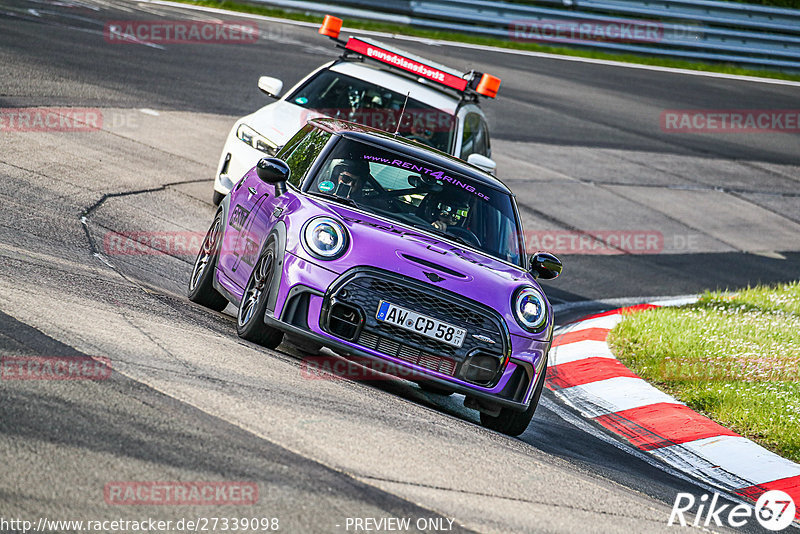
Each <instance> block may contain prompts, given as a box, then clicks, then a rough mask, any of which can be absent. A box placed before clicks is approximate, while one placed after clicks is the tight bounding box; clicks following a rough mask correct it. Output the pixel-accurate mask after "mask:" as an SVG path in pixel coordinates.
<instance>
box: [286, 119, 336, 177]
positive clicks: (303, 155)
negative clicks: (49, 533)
mask: <svg viewBox="0 0 800 534" xmlns="http://www.w3.org/2000/svg"><path fill="white" fill-rule="evenodd" d="M306 129H309V130H310V131H308V133H306V135H304V136H303V137H301V138H300V139H299V141H298V142H297V143H296V144H293V143H294V142H295V140H296V139H297V137H298V135H299V134H297V135H295V136H294V137H293V138H292V139H291V140H290V141H289V142H288V143H286V149H287V150H286V151H285V152H283V151H282V152H283V156H284V161H286V164H287V165H288V166H289V168H290V169H291V171H292V172H291V174H290V175H289V183H290V184H292V185H293V186H295V187H297V188H299V187H300V183H301V182H302V181H303V178H305V176H306V173H307V172H308V169H309V168H310V167H311V164H312V163H314V160H315V159H316V157H317V156H318V155H319V153H320V152H321V151H322V147H324V146H325V143H327V142H328V139H330V137H331V134H330V133H329V132H325V131H323V130H318V129H316V128H314V127H313V126H310V125H307V126H306V127H305V128H303V130H301V131H300V133H302V132H305V131H307V130H306ZM289 145H292V146H289ZM289 150H291V153H290V152H289Z"/></svg>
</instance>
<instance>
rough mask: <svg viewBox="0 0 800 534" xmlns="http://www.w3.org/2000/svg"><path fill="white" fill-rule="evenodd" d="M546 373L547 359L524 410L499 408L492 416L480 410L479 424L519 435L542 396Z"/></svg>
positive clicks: (526, 426)
mask: <svg viewBox="0 0 800 534" xmlns="http://www.w3.org/2000/svg"><path fill="white" fill-rule="evenodd" d="M546 374H547V360H545V362H544V367H542V372H541V374H540V375H539V380H538V382H537V383H536V389H535V390H534V391H533V398H531V404H530V406H528V409H527V410H525V411H524V412H520V411H517V410H512V409H511V408H500V414H498V415H497V416H492V415H488V414H485V413H483V412H481V425H482V426H484V427H486V428H488V429H490V430H496V431H497V432H500V433H503V434H507V435H509V436H519V435H520V434H522V433H523V432H525V429H527V428H528V425H529V424H530V422H531V419H532V418H533V412H535V411H536V407H537V406H538V405H539V398H540V397H541V396H542V388H544V379H545V375H546Z"/></svg>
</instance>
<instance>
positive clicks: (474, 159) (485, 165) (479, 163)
mask: <svg viewBox="0 0 800 534" xmlns="http://www.w3.org/2000/svg"><path fill="white" fill-rule="evenodd" d="M467 163H469V164H471V165H475V166H476V167H478V168H479V169H481V170H484V171H486V172H488V173H489V174H494V173H495V172H496V171H497V163H495V162H494V160H493V159H491V158H487V157H486V156H482V155H481V154H470V155H469V156H467Z"/></svg>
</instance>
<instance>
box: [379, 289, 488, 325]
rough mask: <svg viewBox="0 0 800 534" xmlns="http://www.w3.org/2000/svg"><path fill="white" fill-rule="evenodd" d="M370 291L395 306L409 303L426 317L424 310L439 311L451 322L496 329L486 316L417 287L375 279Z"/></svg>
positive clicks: (427, 313)
mask: <svg viewBox="0 0 800 534" xmlns="http://www.w3.org/2000/svg"><path fill="white" fill-rule="evenodd" d="M369 290H370V291H374V292H376V293H378V294H381V295H385V298H384V299H383V300H388V301H390V302H392V303H393V304H396V302H394V301H400V302H404V303H407V305H408V306H409V307H411V309H413V310H417V311H419V312H420V313H425V314H426V315H430V313H429V312H427V311H424V310H439V311H441V312H442V314H443V315H445V316H446V317H449V318H450V319H449V321H450V322H452V321H457V322H463V323H468V324H472V325H475V326H480V327H484V328H490V329H491V328H493V327H495V325H493V324H492V320H491V319H490V318H488V317H486V316H485V315H483V314H480V313H476V312H474V311H472V310H470V309H468V308H464V306H461V305H458V304H456V303H454V302H452V301H451V300H449V299H446V298H441V297H438V296H436V295H432V294H430V293H427V292H425V291H424V290H420V289H419V288H417V287H413V286H407V285H401V284H398V283H395V282H390V281H388V280H380V279H375V278H373V279H372V280H371V281H370V285H369ZM392 299H394V301H393V300H392Z"/></svg>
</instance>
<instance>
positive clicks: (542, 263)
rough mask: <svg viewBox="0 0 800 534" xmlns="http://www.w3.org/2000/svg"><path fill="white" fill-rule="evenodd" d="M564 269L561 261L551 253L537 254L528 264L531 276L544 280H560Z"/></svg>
mask: <svg viewBox="0 0 800 534" xmlns="http://www.w3.org/2000/svg"><path fill="white" fill-rule="evenodd" d="M563 268H564V266H563V265H562V264H561V260H559V259H558V258H557V257H556V256H555V255H553V254H550V253H549V252H537V253H536V254H534V255H532V256H531V261H530V262H529V263H528V270H529V271H530V272H531V274H533V276H534V277H536V278H541V279H542V280H552V279H553V278H558V275H560V274H561V270H562V269H563Z"/></svg>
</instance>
